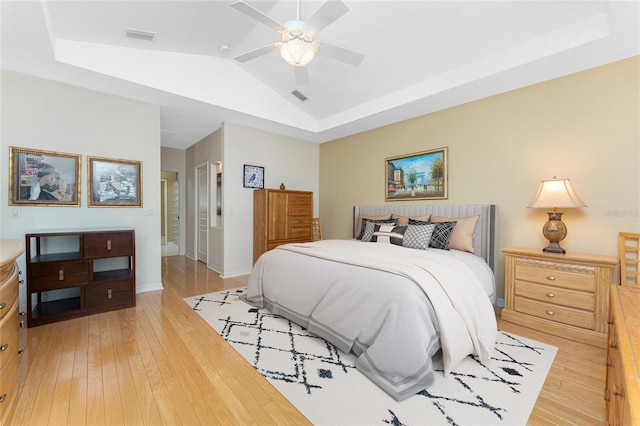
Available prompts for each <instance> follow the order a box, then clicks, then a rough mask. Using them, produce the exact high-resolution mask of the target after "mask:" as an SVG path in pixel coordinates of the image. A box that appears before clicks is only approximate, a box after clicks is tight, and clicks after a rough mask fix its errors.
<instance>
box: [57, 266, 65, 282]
mask: <svg viewBox="0 0 640 426" xmlns="http://www.w3.org/2000/svg"><path fill="white" fill-rule="evenodd" d="M58 281H64V268H60V270H59V271H58Z"/></svg>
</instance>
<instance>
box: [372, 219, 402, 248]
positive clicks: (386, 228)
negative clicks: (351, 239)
mask: <svg viewBox="0 0 640 426" xmlns="http://www.w3.org/2000/svg"><path fill="white" fill-rule="evenodd" d="M406 230H407V226H406V225H405V226H394V225H379V224H376V225H375V226H374V229H373V236H372V237H371V242H373V243H386V244H395V245H397V246H401V245H402V240H403V238H404V233H405V231H406Z"/></svg>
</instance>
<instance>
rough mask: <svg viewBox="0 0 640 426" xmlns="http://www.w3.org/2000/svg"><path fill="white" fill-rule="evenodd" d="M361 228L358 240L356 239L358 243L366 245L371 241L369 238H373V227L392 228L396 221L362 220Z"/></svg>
mask: <svg viewBox="0 0 640 426" xmlns="http://www.w3.org/2000/svg"><path fill="white" fill-rule="evenodd" d="M362 223H363V226H362V232H361V233H360V236H359V237H360V238H358V239H359V240H360V241H363V242H365V243H368V242H369V241H371V237H373V233H374V232H375V226H376V225H392V226H396V220H395V219H387V220H383V219H363V220H362Z"/></svg>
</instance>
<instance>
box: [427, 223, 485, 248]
mask: <svg viewBox="0 0 640 426" xmlns="http://www.w3.org/2000/svg"><path fill="white" fill-rule="evenodd" d="M479 218H480V216H468V217H440V216H431V222H448V221H455V222H456V226H455V228H453V234H451V239H450V240H449V247H450V248H452V249H454V250H461V251H468V252H469V253H473V252H474V251H473V232H474V231H475V229H476V224H477V223H478V219H479Z"/></svg>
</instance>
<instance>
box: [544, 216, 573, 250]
mask: <svg viewBox="0 0 640 426" xmlns="http://www.w3.org/2000/svg"><path fill="white" fill-rule="evenodd" d="M547 214H548V215H549V220H548V221H547V223H545V224H544V227H543V228H542V233H543V234H544V236H545V238H546V239H547V240H549V245H548V246H547V247H545V248H543V249H542V251H544V252H547V253H566V252H567V251H566V250H565V249H563V248H562V247H560V241H562V240H564V237H566V236H567V227H566V226H565V224H564V222H562V213H559V212H557V211H556V212H549V213H547Z"/></svg>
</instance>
